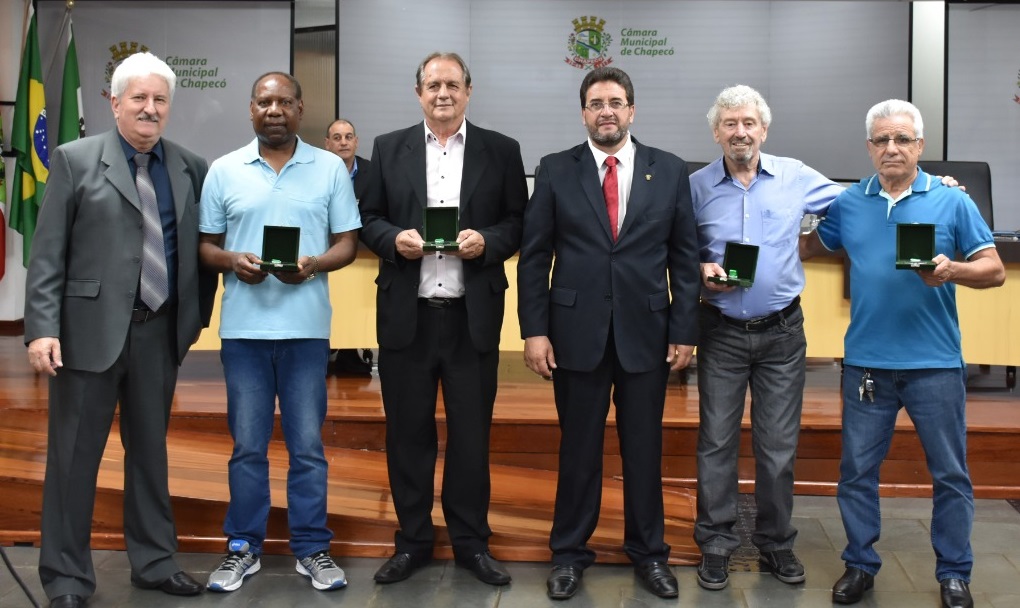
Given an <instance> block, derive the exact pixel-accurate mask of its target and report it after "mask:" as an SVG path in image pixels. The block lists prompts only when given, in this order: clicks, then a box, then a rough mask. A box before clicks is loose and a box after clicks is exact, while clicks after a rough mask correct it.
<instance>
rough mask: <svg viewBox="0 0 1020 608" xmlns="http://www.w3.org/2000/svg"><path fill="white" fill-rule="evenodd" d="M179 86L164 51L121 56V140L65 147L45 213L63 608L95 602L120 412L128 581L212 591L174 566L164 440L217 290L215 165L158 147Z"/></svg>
mask: <svg viewBox="0 0 1020 608" xmlns="http://www.w3.org/2000/svg"><path fill="white" fill-rule="evenodd" d="M175 83H176V76H175V75H174V73H173V71H171V70H170V68H169V67H167V65H166V64H165V63H164V62H163V61H161V60H160V59H158V58H156V56H154V55H151V54H149V53H137V54H135V55H132V56H130V57H128V58H127V59H125V60H124V61H123V62H122V63H121V64H120V65H119V66H118V67H117V69H116V70H115V71H114V73H113V78H112V81H111V85H110V89H111V91H112V96H111V98H110V105H111V108H112V110H113V115H114V118H115V120H116V123H117V127H116V129H114V130H111V131H108V132H106V133H102V134H100V135H95V136H93V137H86V138H84V139H80V140H76V141H74V142H72V143H68V144H65V145H63V146H60V147H59V148H57V150H56V151H55V153H54V155H53V161H52V163H51V164H50V179H49V183H48V187H47V188H46V194H45V196H44V197H43V204H42V207H41V208H40V210H39V224H38V227H37V228H36V232H35V240H34V242H33V243H32V254H31V258H30V261H29V264H28V279H27V281H26V296H25V342H26V343H27V344H28V359H29V362H30V363H31V364H32V367H34V368H35V370H36V371H37V372H41V373H47V374H49V375H50V376H52V378H50V394H49V436H48V447H47V452H46V479H45V482H44V485H43V507H42V548H41V550H40V552H39V579H40V580H41V581H42V584H43V588H44V589H45V590H46V595H47V596H48V597H49V598H50V600H51V602H50V606H51V607H53V608H74V607H77V606H83V605H84V604H85V602H86V600H88V598H89V597H91V596H92V594H93V593H94V592H95V589H96V576H95V570H94V568H93V565H92V557H91V553H90V551H89V538H90V536H91V526H92V509H93V503H94V502H95V496H96V478H97V475H98V472H99V465H100V461H101V459H102V456H103V450H104V449H105V448H106V442H107V439H108V438H109V435H110V427H111V425H112V424H113V418H114V413H115V412H117V408H118V404H119V413H120V425H119V426H120V436H121V442H122V443H123V444H124V452H125V460H124V540H125V543H126V544H127V555H128V560H129V561H130V562H131V582H132V584H134V585H135V586H138V587H142V588H147V589H149V588H151V589H160V590H162V591H164V592H166V593H169V594H173V595H197V594H198V593H201V591H202V586H201V585H200V584H198V582H196V581H195V580H194V579H192V578H191V576H189V575H188V574H186V573H184V572H183V571H181V569H180V567H179V566H178V565H177V563H176V561H175V559H174V553H175V552H176V551H177V533H176V530H175V528H174V517H173V512H172V510H171V508H170V492H169V489H168V481H167V453H166V433H167V424H168V421H169V419H170V405H171V403H172V402H173V396H174V388H175V385H176V382H177V370H178V367H179V366H180V364H181V361H182V360H183V358H184V355H185V354H186V353H187V352H188V348H189V347H190V346H191V344H192V343H193V342H194V341H195V340H196V339H197V338H198V333H199V331H201V329H202V326H203V325H208V322H209V316H210V315H211V314H212V296H213V295H214V293H215V289H216V282H215V276H212V275H207V276H206V277H205V279H206V280H205V281H202V284H201V286H200V278H199V269H198V201H199V196H200V193H201V189H202V183H203V181H204V180H205V175H206V170H207V166H206V162H205V160H203V159H202V158H201V157H199V156H198V155H196V154H194V153H192V152H189V151H188V150H185V149H184V148H182V147H181V146H179V145H177V144H174V143H173V142H171V141H168V140H166V139H164V138H163V137H162V134H163V130H164V129H165V128H166V124H167V121H168V120H169V118H170V105H171V101H172V100H173V96H174V85H175ZM138 601H142V600H141V599H140V598H139V600H138Z"/></svg>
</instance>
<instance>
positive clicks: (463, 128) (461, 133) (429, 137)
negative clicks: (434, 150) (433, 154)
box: [421, 118, 467, 144]
mask: <svg viewBox="0 0 1020 608" xmlns="http://www.w3.org/2000/svg"><path fill="white" fill-rule="evenodd" d="M421 124H422V125H424V126H425V143H426V144H428V143H430V141H435V142H436V144H438V143H439V138H438V137H436V134H435V133H433V132H432V129H430V128H429V123H427V122H425V121H424V120H423V121H421ZM457 137H460V143H462V144H464V143H466V142H467V119H466V118H465V119H464V120H462V121H460V128H459V129H457V132H456V133H454V134H453V135H452V136H450V138H449V139H447V140H446V141H447V143H449V142H450V141H451V140H456V139H457Z"/></svg>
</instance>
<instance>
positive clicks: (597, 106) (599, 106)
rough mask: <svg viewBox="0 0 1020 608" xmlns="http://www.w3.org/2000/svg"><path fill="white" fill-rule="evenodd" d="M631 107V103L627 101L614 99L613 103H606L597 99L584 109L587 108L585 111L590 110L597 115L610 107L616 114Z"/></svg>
mask: <svg viewBox="0 0 1020 608" xmlns="http://www.w3.org/2000/svg"><path fill="white" fill-rule="evenodd" d="M629 106H630V104H629V103H627V102H626V101H623V100H620V99H614V100H612V101H610V102H608V103H606V102H605V101H602V100H601V99H595V100H593V101H589V102H588V105H586V106H584V107H585V109H587V110H589V111H591V112H595V113H596V114H597V113H599V112H601V111H602V110H605V109H606V107H608V108H609V109H610V110H612V111H614V112H619V111H620V110H622V109H624V108H626V107H629Z"/></svg>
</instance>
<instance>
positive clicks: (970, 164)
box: [918, 160, 995, 229]
mask: <svg viewBox="0 0 1020 608" xmlns="http://www.w3.org/2000/svg"><path fill="white" fill-rule="evenodd" d="M918 164H919V165H920V166H921V169H923V170H924V172H925V173H927V174H929V175H952V176H953V177H955V178H956V181H958V182H960V185H961V186H966V188H967V194H969V195H970V198H971V199H973V200H974V203H975V204H976V205H977V208H978V211H980V212H981V217H983V218H985V223H986V224H988V228H989V229H994V228H995V226H994V224H993V223H992V218H993V215H992V172H991V170H989V168H988V163H986V162H983V161H972V160H922V161H920V162H918Z"/></svg>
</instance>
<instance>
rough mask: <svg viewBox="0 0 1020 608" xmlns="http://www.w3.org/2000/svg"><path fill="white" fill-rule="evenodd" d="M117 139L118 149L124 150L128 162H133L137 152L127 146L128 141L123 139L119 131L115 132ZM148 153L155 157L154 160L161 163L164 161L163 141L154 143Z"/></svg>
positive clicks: (132, 147) (130, 146)
mask: <svg viewBox="0 0 1020 608" xmlns="http://www.w3.org/2000/svg"><path fill="white" fill-rule="evenodd" d="M117 138H118V139H120V147H121V148H122V149H123V150H124V156H125V157H127V159H128V160H129V161H131V162H134V160H135V154H138V150H135V148H134V146H132V145H131V144H129V143H128V141H127V140H126V139H124V136H123V135H121V134H120V132H119V131H118V132H117ZM149 152H150V153H152V155H153V156H155V157H156V159H157V160H159V162H161V163H162V162H163V161H164V158H163V139H162V138H160V139H159V140H158V141H157V142H156V145H155V146H153V147H152V150H149Z"/></svg>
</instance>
